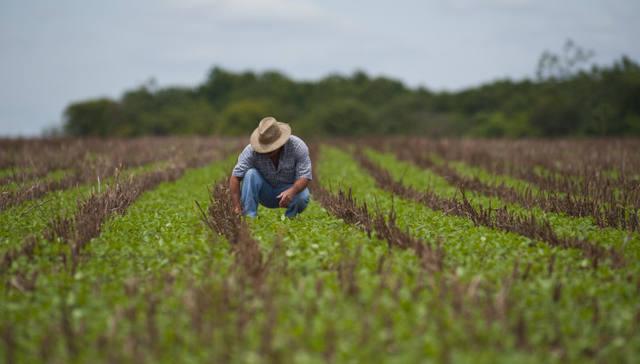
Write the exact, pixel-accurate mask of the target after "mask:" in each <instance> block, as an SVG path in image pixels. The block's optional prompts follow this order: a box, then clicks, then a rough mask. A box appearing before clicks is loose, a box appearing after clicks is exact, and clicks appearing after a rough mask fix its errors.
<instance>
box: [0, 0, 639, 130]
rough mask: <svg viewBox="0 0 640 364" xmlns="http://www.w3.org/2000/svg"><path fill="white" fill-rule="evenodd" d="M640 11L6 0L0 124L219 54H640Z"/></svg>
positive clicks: (353, 63)
mask: <svg viewBox="0 0 640 364" xmlns="http://www.w3.org/2000/svg"><path fill="white" fill-rule="evenodd" d="M638 16H640V0H602V1H595V0H562V1H558V0H441V1H436V0H415V1H412V0H395V1H388V0H386V1H376V0H350V1H344V0H324V1H316V0H134V1H131V0H128V1H126V0H108V1H105V0H77V1H71V0H55V1H50V0H42V1H34V0H0V55H1V56H0V135H37V134H39V133H40V132H41V131H42V129H43V128H44V127H46V126H49V125H56V124H58V123H60V121H61V119H62V112H63V110H64V108H65V107H66V105H68V104H69V103H70V102H73V101H77V100H82V99H87V98H92V97H100V96H109V97H114V98H115V97H119V96H120V95H121V93H122V92H123V91H124V90H126V89H130V88H132V87H136V86H138V85H140V84H142V83H143V82H145V81H146V80H148V79H150V78H151V77H154V78H155V79H156V80H157V82H158V83H159V85H160V86H165V85H188V86H193V85H196V84H198V83H200V82H202V81H203V80H204V78H205V76H206V74H207V72H208V71H209V70H210V68H211V67H212V66H213V65H219V66H222V67H225V68H228V69H231V70H234V71H240V70H246V69H251V70H255V71H262V70H266V69H277V70H280V71H283V72H285V73H286V74H288V75H289V76H291V77H293V78H296V79H317V78H320V77H323V76H325V75H327V74H329V73H333V72H340V73H351V72H353V71H354V70H356V69H362V70H365V71H366V72H368V73H370V74H373V75H387V76H391V77H394V78H398V79H401V80H402V81H404V82H405V83H407V84H408V85H410V86H418V85H423V86H426V87H428V88H431V89H434V90H442V89H449V90H455V89H460V88H463V87H467V86H473V85H478V84H480V83H483V82H489V81H491V80H494V79H496V78H504V77H511V78H516V79H519V78H523V77H530V76H533V74H534V71H535V67H536V62H537V60H538V57H539V56H540V54H541V53H542V52H543V51H544V50H545V49H549V50H554V51H555V50H559V49H560V48H561V46H562V44H563V43H564V41H565V40H566V39H567V38H571V39H573V40H574V41H575V42H576V43H578V44H579V45H581V46H583V47H585V48H589V49H592V50H594V51H595V52H596V55H597V56H596V59H595V61H597V62H598V63H610V62H611V61H613V60H615V59H618V58H619V57H620V56H621V55H623V54H626V55H628V56H630V57H631V58H633V59H634V60H636V61H638V60H640V46H639V44H640V41H639V40H638V38H639V36H640V22H639V21H637V18H638Z"/></svg>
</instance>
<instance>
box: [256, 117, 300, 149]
mask: <svg viewBox="0 0 640 364" xmlns="http://www.w3.org/2000/svg"><path fill="white" fill-rule="evenodd" d="M277 125H278V128H280V137H279V138H278V139H276V140H275V141H273V142H271V143H269V144H261V143H260V138H259V137H260V133H259V132H258V129H257V128H256V130H254V131H253V133H251V138H250V139H249V140H250V143H251V147H252V148H253V150H254V151H255V152H257V153H270V152H273V151H274V150H276V149H278V148H280V147H281V146H283V145H284V143H286V142H287V140H289V137H290V136H291V127H290V126H289V124H287V123H281V122H279V121H278V123H277Z"/></svg>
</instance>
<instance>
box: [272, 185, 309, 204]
mask: <svg viewBox="0 0 640 364" xmlns="http://www.w3.org/2000/svg"><path fill="white" fill-rule="evenodd" d="M308 184H309V180H308V179H306V178H298V179H297V180H296V181H295V182H294V183H293V186H291V187H289V188H288V189H286V190H284V191H282V192H281V193H280V194H279V195H278V198H279V199H280V203H279V204H280V207H287V206H289V204H290V203H291V201H292V200H293V198H294V197H296V195H297V194H298V193H300V192H302V190H304V189H305V188H307V185H308Z"/></svg>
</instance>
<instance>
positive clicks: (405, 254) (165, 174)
mask: <svg viewBox="0 0 640 364" xmlns="http://www.w3.org/2000/svg"><path fill="white" fill-rule="evenodd" d="M246 143H247V140H240V139H233V138H218V137H206V138H205V137H167V138H159V137H157V138H139V139H90V138H80V139H76V138H71V139H5V140H0V277H1V281H0V291H1V293H0V362H4V363H39V362H42V363H85V362H86V363H144V362H148V363H156V362H160V363H201V362H203V363H585V362H587V363H588V362H593V363H613V362H617V363H633V362H637V360H638V359H637V358H639V357H640V213H639V209H640V140H637V139H583V140H544V139H541V140H519V141H515V140H477V139H437V140H436V139H427V138H412V137H393V138H392V137H386V138H366V139H358V140H310V141H308V145H309V149H310V154H311V158H312V161H313V175H314V177H313V180H312V182H311V185H310V186H311V187H310V188H311V193H312V198H311V202H310V204H309V206H308V207H307V209H306V210H305V211H304V212H303V213H302V214H301V215H299V216H298V217H296V218H294V219H287V218H285V217H284V216H283V213H284V210H283V209H273V210H271V209H266V208H264V207H261V208H260V210H259V216H258V218H256V219H245V218H243V217H241V216H239V215H237V214H234V213H233V208H232V203H231V200H230V196H229V191H228V187H227V180H228V176H229V173H230V172H231V169H232V167H233V165H234V163H235V161H236V160H237V157H238V153H239V152H240V150H241V149H242V148H243V147H244V146H245V145H246Z"/></svg>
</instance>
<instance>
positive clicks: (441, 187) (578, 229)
mask: <svg viewBox="0 0 640 364" xmlns="http://www.w3.org/2000/svg"><path fill="white" fill-rule="evenodd" d="M366 154H367V156H368V157H370V158H371V159H372V160H374V161H375V162H377V163H379V164H380V165H381V166H383V167H384V168H385V169H387V170H388V171H389V173H391V175H392V176H393V177H394V178H396V180H399V181H401V182H402V183H404V184H406V185H407V186H409V187H412V188H414V189H416V190H418V191H423V190H425V189H426V188H429V189H430V190H432V191H433V192H435V193H436V194H438V195H440V196H443V197H457V198H461V194H460V191H459V189H458V187H456V186H452V185H450V184H449V183H448V182H447V181H446V180H445V179H444V178H442V177H441V176H439V175H437V174H436V173H434V172H432V171H430V170H427V169H421V168H419V167H416V166H414V165H413V164H411V163H408V162H404V161H400V160H398V159H397V158H395V157H394V156H393V155H391V154H384V153H379V152H376V151H373V150H371V149H369V150H367V151H366ZM458 169H462V167H461V166H458ZM474 172H478V171H472V172H469V171H467V174H469V173H474ZM474 175H476V176H479V177H480V176H482V174H481V173H474ZM488 178H489V177H486V176H485V177H482V179H484V180H487V179H488ZM493 182H494V183H495V182H496V181H493ZM466 196H467V198H468V199H469V200H470V201H471V202H472V204H473V205H475V206H483V207H485V208H486V207H493V208H500V207H503V206H506V207H507V208H508V209H509V211H511V212H512V213H516V214H524V213H532V214H533V215H534V216H535V217H536V218H539V219H545V220H547V221H549V222H550V223H551V226H552V228H553V230H554V231H555V232H556V233H557V234H558V236H560V237H563V236H569V237H576V238H579V239H586V240H589V241H592V242H595V243H597V244H598V245H602V246H606V247H615V248H616V249H619V250H621V251H623V253H624V255H625V256H626V257H628V258H629V260H630V261H631V262H636V261H638V260H639V259H640V234H637V233H629V232H627V231H624V230H620V229H614V228H601V227H599V226H597V225H596V224H595V223H594V222H593V219H592V218H590V217H573V216H567V215H565V214H560V213H553V212H545V211H543V210H542V209H540V208H537V207H533V208H525V207H523V206H521V205H518V204H513V203H505V202H504V201H502V200H500V199H499V198H496V197H489V196H485V195H482V194H479V193H475V192H473V191H467V192H466Z"/></svg>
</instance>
